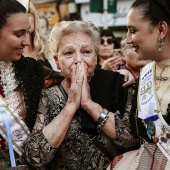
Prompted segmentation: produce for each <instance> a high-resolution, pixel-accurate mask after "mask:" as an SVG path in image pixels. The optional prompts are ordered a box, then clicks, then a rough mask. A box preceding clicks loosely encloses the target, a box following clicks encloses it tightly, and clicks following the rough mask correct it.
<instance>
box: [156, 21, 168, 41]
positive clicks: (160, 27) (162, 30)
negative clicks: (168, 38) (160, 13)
mask: <svg viewBox="0 0 170 170" xmlns="http://www.w3.org/2000/svg"><path fill="white" fill-rule="evenodd" d="M158 30H159V34H160V35H159V36H160V37H162V38H164V37H165V35H166V33H167V30H168V24H167V23H166V22H165V21H160V22H159V23H158Z"/></svg>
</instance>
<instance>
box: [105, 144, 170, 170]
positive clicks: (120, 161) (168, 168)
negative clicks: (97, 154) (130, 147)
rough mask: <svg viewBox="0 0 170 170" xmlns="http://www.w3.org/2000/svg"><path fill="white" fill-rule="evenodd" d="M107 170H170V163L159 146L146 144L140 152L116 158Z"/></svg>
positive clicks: (132, 152) (128, 153)
mask: <svg viewBox="0 0 170 170" xmlns="http://www.w3.org/2000/svg"><path fill="white" fill-rule="evenodd" d="M107 170H170V161H168V160H167V158H166V157H165V156H164V155H163V154H162V152H161V151H160V150H159V148H158V147H157V145H155V144H149V143H145V144H144V145H142V146H141V148H140V149H138V150H134V151H130V152H127V153H125V154H123V155H120V156H118V157H116V158H114V159H113V160H112V162H111V163H110V165H109V167H108V168H107Z"/></svg>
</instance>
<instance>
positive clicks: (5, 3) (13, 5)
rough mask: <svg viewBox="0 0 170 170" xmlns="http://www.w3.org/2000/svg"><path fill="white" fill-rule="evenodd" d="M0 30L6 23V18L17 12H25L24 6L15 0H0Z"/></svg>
mask: <svg viewBox="0 0 170 170" xmlns="http://www.w3.org/2000/svg"><path fill="white" fill-rule="evenodd" d="M0 11H1V12H0V31H1V30H2V28H3V27H4V26H5V25H6V24H7V23H8V18H9V17H10V16H11V15H13V14H17V13H26V12H27V10H26V8H25V7H24V6H23V5H21V3H19V2H18V1H17V0H0Z"/></svg>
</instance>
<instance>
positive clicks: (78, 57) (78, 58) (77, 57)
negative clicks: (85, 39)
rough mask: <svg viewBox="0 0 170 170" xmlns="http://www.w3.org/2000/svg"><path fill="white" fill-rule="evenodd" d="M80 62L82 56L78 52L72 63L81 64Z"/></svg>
mask: <svg viewBox="0 0 170 170" xmlns="http://www.w3.org/2000/svg"><path fill="white" fill-rule="evenodd" d="M81 61H82V55H81V53H80V52H78V53H76V54H75V60H74V63H76V64H77V63H81Z"/></svg>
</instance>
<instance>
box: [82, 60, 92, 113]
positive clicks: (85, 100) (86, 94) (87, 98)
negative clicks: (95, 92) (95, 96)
mask: <svg viewBox="0 0 170 170" xmlns="http://www.w3.org/2000/svg"><path fill="white" fill-rule="evenodd" d="M82 67H83V74H84V76H83V77H84V78H83V84H82V91H81V107H82V108H83V109H84V110H86V109H87V107H88V105H89V104H90V103H91V102H92V99H91V95H90V87H89V83H88V80H87V73H86V69H85V67H84V65H83V63H82Z"/></svg>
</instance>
